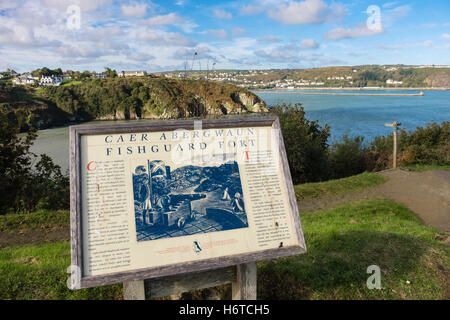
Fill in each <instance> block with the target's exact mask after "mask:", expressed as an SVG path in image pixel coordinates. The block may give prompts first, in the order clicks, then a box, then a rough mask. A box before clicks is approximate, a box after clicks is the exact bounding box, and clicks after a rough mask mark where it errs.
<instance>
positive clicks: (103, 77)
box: [91, 73, 108, 79]
mask: <svg viewBox="0 0 450 320" xmlns="http://www.w3.org/2000/svg"><path fill="white" fill-rule="evenodd" d="M91 78H94V79H106V78H108V76H107V75H106V74H104V73H93V74H92V75H91Z"/></svg>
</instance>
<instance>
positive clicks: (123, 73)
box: [117, 70, 147, 77]
mask: <svg viewBox="0 0 450 320" xmlns="http://www.w3.org/2000/svg"><path fill="white" fill-rule="evenodd" d="M117 75H118V76H119V77H133V76H138V77H142V76H145V75H147V72H146V71H144V70H139V71H120V72H118V73H117Z"/></svg>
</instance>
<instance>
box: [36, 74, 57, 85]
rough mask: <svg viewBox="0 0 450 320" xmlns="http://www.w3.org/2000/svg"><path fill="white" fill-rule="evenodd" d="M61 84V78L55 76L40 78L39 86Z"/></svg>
mask: <svg viewBox="0 0 450 320" xmlns="http://www.w3.org/2000/svg"><path fill="white" fill-rule="evenodd" d="M61 83H62V78H61V77H56V76H42V78H41V81H40V82H39V84H40V85H41V86H59V85H60V84H61Z"/></svg>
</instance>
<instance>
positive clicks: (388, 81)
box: [386, 79, 403, 84]
mask: <svg viewBox="0 0 450 320" xmlns="http://www.w3.org/2000/svg"><path fill="white" fill-rule="evenodd" d="M386 84H403V81H396V80H392V79H387V80H386Z"/></svg>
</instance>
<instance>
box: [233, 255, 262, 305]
mask: <svg viewBox="0 0 450 320" xmlns="http://www.w3.org/2000/svg"><path fill="white" fill-rule="evenodd" d="M231 294H232V299H233V300H256V262H251V263H246V264H240V265H237V266H236V280H235V281H233V282H232V284H231Z"/></svg>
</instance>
